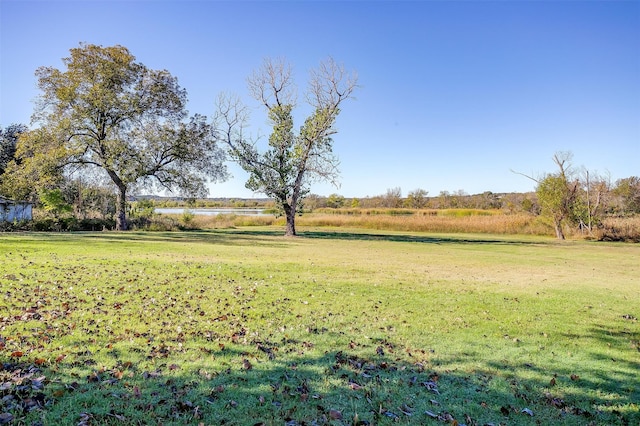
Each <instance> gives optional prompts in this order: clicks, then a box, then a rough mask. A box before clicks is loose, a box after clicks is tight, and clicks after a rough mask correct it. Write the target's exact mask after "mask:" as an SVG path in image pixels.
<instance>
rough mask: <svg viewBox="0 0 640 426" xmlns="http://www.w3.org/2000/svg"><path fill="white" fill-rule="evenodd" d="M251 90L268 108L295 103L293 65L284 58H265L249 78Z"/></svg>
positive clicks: (252, 94)
mask: <svg viewBox="0 0 640 426" xmlns="http://www.w3.org/2000/svg"><path fill="white" fill-rule="evenodd" d="M247 83H248V85H249V92H250V93H251V96H253V97H254V98H255V99H256V100H258V101H259V102H261V103H262V104H264V106H266V107H267V109H271V108H272V107H273V106H275V105H278V106H282V105H295V102H296V96H297V95H296V88H295V84H294V82H293V72H292V69H291V65H290V64H289V63H287V62H286V61H285V60H284V59H282V58H279V59H269V58H265V59H264V61H263V63H262V67H261V68H260V69H258V70H256V71H254V73H253V74H252V75H251V76H250V77H249V78H248V79H247Z"/></svg>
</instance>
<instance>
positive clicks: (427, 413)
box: [424, 411, 438, 419]
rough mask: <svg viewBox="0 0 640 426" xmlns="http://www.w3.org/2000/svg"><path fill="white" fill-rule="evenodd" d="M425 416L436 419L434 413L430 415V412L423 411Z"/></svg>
mask: <svg viewBox="0 0 640 426" xmlns="http://www.w3.org/2000/svg"><path fill="white" fill-rule="evenodd" d="M424 413H425V414H426V415H427V416H429V417H431V418H432V419H437V418H438V415H437V414H435V413H432V412H431V411H425V412H424Z"/></svg>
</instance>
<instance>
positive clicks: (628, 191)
mask: <svg viewBox="0 0 640 426" xmlns="http://www.w3.org/2000/svg"><path fill="white" fill-rule="evenodd" d="M613 192H614V194H615V195H617V196H618V197H620V198H621V200H622V211H623V212H626V213H640V177H638V176H630V177H628V178H624V179H619V180H617V181H616V185H615V188H614V190H613Z"/></svg>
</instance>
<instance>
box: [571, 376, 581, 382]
mask: <svg viewBox="0 0 640 426" xmlns="http://www.w3.org/2000/svg"><path fill="white" fill-rule="evenodd" d="M570 377H571V380H573V381H574V382H575V381H577V380H580V376H578V375H577V374H572V375H571V376H570Z"/></svg>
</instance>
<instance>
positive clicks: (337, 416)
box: [329, 410, 342, 420]
mask: <svg viewBox="0 0 640 426" xmlns="http://www.w3.org/2000/svg"><path fill="white" fill-rule="evenodd" d="M329 417H331V419H332V420H342V412H340V411H338V410H329Z"/></svg>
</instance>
